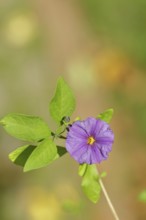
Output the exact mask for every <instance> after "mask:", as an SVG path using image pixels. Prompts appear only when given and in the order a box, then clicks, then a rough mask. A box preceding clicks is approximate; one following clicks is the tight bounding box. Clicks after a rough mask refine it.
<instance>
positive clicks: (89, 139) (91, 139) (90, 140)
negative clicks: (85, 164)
mask: <svg viewBox="0 0 146 220" xmlns="http://www.w3.org/2000/svg"><path fill="white" fill-rule="evenodd" d="M94 142H95V139H94V138H93V137H92V136H91V137H88V140H87V144H90V145H92V144H93V143H94Z"/></svg>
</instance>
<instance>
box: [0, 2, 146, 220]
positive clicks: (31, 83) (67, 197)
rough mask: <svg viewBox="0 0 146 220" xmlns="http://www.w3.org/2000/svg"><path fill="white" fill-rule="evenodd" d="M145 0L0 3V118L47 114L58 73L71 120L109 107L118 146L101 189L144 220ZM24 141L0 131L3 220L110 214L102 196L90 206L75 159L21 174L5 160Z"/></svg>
mask: <svg viewBox="0 0 146 220" xmlns="http://www.w3.org/2000/svg"><path fill="white" fill-rule="evenodd" d="M145 39H146V1H145V0H123V1H116V0H110V1H108V0H78V1H77V0H69V1H68V0H61V1H60V0H48V1H46V0H41V1H38V0H36V1H33V0H32V1H24V0H22V1H18V0H1V2H0V101H1V108H0V116H1V117H3V116H4V115H6V114H7V113H10V112H19V113H25V114H34V115H38V116H41V117H42V118H44V119H45V120H46V121H47V122H48V123H49V126H50V127H51V128H52V129H55V125H54V124H53V122H52V119H51V118H50V116H49V113H48V103H49V100H50V98H51V97H52V96H53V94H54V89H55V84H56V80H57V77H58V76H60V75H62V76H63V77H64V78H65V80H66V81H67V82H68V84H69V85H70V86H71V87H72V89H73V90H74V93H75V96H76V99H77V109H76V112H75V113H74V116H73V117H76V116H81V117H82V118H85V117H87V116H96V115H97V114H98V113H100V112H102V111H104V110H105V109H107V108H110V107H113V108H114V110H115V115H114V118H113V120H112V123H111V127H112V129H113V130H114V132H115V137H116V138H115V144H114V146H113V151H112V153H111V154H110V157H109V159H108V160H107V161H106V162H103V163H102V164H100V165H98V168H99V170H100V171H106V172H107V173H108V175H107V177H106V178H105V179H104V182H105V185H106V188H107V190H108V192H109V195H110V197H111V200H112V201H113V203H114V204H115V208H116V210H117V212H118V214H119V216H120V219H128V220H145V219H146V204H144V203H142V202H140V201H139V200H138V195H139V193H140V192H141V191H142V190H144V189H145V188H146V175H145V169H146V40H145ZM19 145H22V143H21V142H18V141H16V140H15V139H13V138H11V137H9V136H8V135H7V134H6V133H5V132H4V130H3V129H2V128H0V146H1V149H0V152H1V153H0V161H1V166H0V219H1V220H26V219H27V220H68V219H69V220H82V219H84V220H95V219H100V220H106V219H108V220H112V219H113V217H112V215H111V213H110V210H109V208H108V206H107V204H106V201H105V199H104V197H103V195H102V196H101V200H100V202H99V204H96V205H94V204H91V203H90V202H89V201H88V200H87V199H86V198H85V196H84V195H83V193H82V191H81V188H80V181H81V179H80V178H79V177H78V175H77V170H78V165H77V164H76V162H75V161H74V160H73V159H71V158H70V156H69V155H66V156H64V157H63V158H61V159H60V160H58V161H56V162H54V164H51V165H50V166H49V167H47V168H43V169H40V170H37V171H33V172H29V173H23V172H22V169H21V168H20V167H17V166H15V165H13V164H11V162H10V161H9V160H8V156H7V155H8V153H9V152H11V151H12V150H13V149H15V148H16V147H17V146H19Z"/></svg>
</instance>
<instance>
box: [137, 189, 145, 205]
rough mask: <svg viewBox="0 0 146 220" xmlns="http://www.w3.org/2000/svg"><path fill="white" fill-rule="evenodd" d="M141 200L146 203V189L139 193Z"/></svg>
mask: <svg viewBox="0 0 146 220" xmlns="http://www.w3.org/2000/svg"><path fill="white" fill-rule="evenodd" d="M138 198H139V201H141V202H144V203H146V190H143V191H142V192H141V193H140V194H139V197H138Z"/></svg>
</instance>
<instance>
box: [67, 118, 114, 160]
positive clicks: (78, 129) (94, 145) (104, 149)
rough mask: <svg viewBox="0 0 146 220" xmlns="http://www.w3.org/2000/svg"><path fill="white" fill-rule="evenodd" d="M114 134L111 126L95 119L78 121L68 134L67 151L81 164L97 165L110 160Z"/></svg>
mask: <svg viewBox="0 0 146 220" xmlns="http://www.w3.org/2000/svg"><path fill="white" fill-rule="evenodd" d="M113 142H114V134H113V132H112V130H111V129H110V127H109V125H108V124H107V123H106V122H104V121H102V120H100V119H95V118H87V119H86V120H84V121H76V122H74V123H73V124H72V126H71V127H70V129H69V132H68V134H67V139H66V149H67V151H68V152H69V153H70V155H71V156H72V157H73V158H74V159H75V160H76V161H78V162H79V163H80V164H82V163H87V164H96V163H100V162H101V161H102V160H106V159H107V158H108V153H109V152H110V151H111V150H112V144H113Z"/></svg>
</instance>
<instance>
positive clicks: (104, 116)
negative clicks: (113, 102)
mask: <svg viewBox="0 0 146 220" xmlns="http://www.w3.org/2000/svg"><path fill="white" fill-rule="evenodd" d="M113 113H114V110H113V109H112V108H110V109H107V110H106V111H105V112H103V113H101V114H99V115H98V116H97V118H100V119H101V120H102V121H105V122H107V123H109V122H110V120H111V119H112V117H113Z"/></svg>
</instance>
